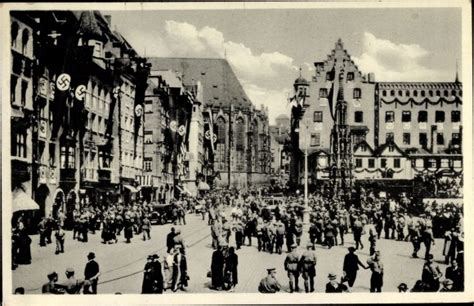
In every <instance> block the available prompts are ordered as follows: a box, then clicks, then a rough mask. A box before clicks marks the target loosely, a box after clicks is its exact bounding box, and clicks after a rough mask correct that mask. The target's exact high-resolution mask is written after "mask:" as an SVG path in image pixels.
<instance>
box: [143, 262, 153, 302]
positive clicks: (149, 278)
mask: <svg viewBox="0 0 474 306" xmlns="http://www.w3.org/2000/svg"><path fill="white" fill-rule="evenodd" d="M152 270H153V255H148V257H147V262H146V264H145V268H143V284H142V294H147V293H153V275H152Z"/></svg>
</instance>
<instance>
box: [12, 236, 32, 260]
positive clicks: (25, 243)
mask: <svg viewBox="0 0 474 306" xmlns="http://www.w3.org/2000/svg"><path fill="white" fill-rule="evenodd" d="M16 263H17V264H20V265H29V264H31V238H30V236H28V234H27V233H26V230H24V229H23V230H20V231H19V235H18V253H17V260H16Z"/></svg>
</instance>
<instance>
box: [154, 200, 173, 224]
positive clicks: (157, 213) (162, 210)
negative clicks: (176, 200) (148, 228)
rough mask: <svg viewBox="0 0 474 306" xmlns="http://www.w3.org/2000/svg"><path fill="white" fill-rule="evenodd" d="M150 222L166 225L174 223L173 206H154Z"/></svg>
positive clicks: (156, 204)
mask: <svg viewBox="0 0 474 306" xmlns="http://www.w3.org/2000/svg"><path fill="white" fill-rule="evenodd" d="M150 221H151V223H152V224H166V223H168V222H172V221H173V205H171V204H158V203H155V204H153V205H152V211H151V214H150Z"/></svg>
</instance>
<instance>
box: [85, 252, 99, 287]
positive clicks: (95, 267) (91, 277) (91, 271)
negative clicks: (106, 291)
mask: <svg viewBox="0 0 474 306" xmlns="http://www.w3.org/2000/svg"><path fill="white" fill-rule="evenodd" d="M87 259H88V260H89V261H88V262H87V264H86V267H85V269H84V277H85V279H86V280H88V281H89V282H90V285H87V284H86V285H85V286H84V293H85V294H97V283H98V281H99V275H100V271H99V264H98V263H97V262H96V261H95V260H94V259H95V254H94V253H93V252H90V253H89V254H88V255H87Z"/></svg>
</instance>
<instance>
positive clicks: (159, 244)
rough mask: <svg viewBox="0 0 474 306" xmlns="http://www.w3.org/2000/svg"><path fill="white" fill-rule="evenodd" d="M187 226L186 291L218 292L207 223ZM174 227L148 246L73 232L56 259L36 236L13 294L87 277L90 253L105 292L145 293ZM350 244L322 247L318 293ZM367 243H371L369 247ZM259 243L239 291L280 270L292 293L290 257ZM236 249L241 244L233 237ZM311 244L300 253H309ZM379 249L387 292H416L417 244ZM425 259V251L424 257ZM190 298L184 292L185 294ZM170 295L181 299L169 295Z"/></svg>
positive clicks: (241, 273)
mask: <svg viewBox="0 0 474 306" xmlns="http://www.w3.org/2000/svg"><path fill="white" fill-rule="evenodd" d="M187 221H188V224H187V225H183V226H178V227H179V228H180V229H181V231H182V234H183V237H184V239H185V243H186V245H187V246H188V248H187V251H186V252H187V259H188V273H189V276H190V281H189V287H188V288H187V290H186V292H191V293H217V291H214V290H211V289H209V282H210V279H209V278H207V277H206V274H207V272H208V271H209V269H210V264H211V256H212V252H213V250H212V247H211V237H210V229H209V227H208V226H207V221H205V222H203V221H202V220H201V217H200V216H198V215H188V216H187ZM171 226H173V225H172V224H167V225H155V226H153V229H152V239H151V240H148V241H142V240H141V236H136V237H134V238H133V240H132V243H130V244H126V243H125V242H124V239H123V236H121V237H119V242H118V243H117V244H107V245H106V244H102V243H101V242H100V232H97V233H96V234H95V235H89V242H88V243H82V242H78V241H77V240H72V239H71V238H72V232H67V239H66V246H65V249H66V252H65V253H64V254H60V255H54V250H55V246H54V242H53V244H51V245H48V247H45V248H44V247H43V248H40V247H39V245H38V242H39V237H38V236H37V235H36V236H33V237H32V239H33V243H32V257H33V263H32V264H31V265H28V266H20V267H18V268H17V270H15V271H13V289H14V288H16V287H19V286H22V287H25V289H26V290H27V294H28V293H29V294H38V293H40V291H41V289H40V288H41V285H42V284H43V283H45V282H46V281H47V277H46V275H47V273H48V272H49V271H52V270H54V271H56V272H57V273H58V274H59V280H60V281H61V280H64V279H65V276H64V271H65V270H66V268H68V267H72V268H74V269H75V271H76V277H77V278H82V277H83V272H84V266H85V264H86V262H87V254H88V253H89V252H90V251H92V252H95V254H96V261H97V262H98V263H99V264H100V269H101V277H100V280H99V287H98V291H99V293H109V294H110V293H115V292H121V293H134V294H137V293H140V291H141V285H142V280H143V273H142V272H141V270H142V269H143V267H144V265H145V261H146V257H147V255H149V254H152V253H158V254H159V255H160V256H161V257H163V255H165V251H166V248H165V245H166V235H167V233H168V232H169V229H170V228H171ZM345 239H346V244H345V245H344V246H337V247H334V248H332V249H331V250H328V249H327V248H323V247H321V246H317V248H316V254H317V257H318V263H317V267H316V271H317V272H316V273H317V276H316V281H315V283H316V285H315V287H316V288H315V289H316V292H324V289H325V284H326V283H327V281H328V280H327V275H328V273H329V272H333V273H336V274H337V275H338V277H340V276H341V275H342V264H343V260H344V255H345V254H346V253H347V247H349V246H353V245H354V243H353V239H352V235H351V234H347V235H346V238H345ZM362 239H363V240H362V241H363V242H364V246H365V248H364V249H363V250H359V251H357V254H358V255H359V258H360V259H361V261H362V262H363V263H366V261H367V259H368V257H369V243H368V241H367V235H366V236H364V237H363V238H362ZM366 242H367V243H366ZM256 244H257V240H256V239H255V238H254V239H253V245H252V246H251V247H247V246H244V247H242V249H240V250H238V251H237V255H238V256H239V266H238V278H239V284H238V285H237V287H236V288H235V292H241V293H244V292H257V287H258V283H259V282H260V279H261V278H263V277H264V276H265V275H266V268H269V267H275V268H276V269H277V278H278V279H279V281H280V283H281V284H282V286H283V291H286V290H288V279H287V277H286V273H285V271H284V269H283V262H284V260H285V256H286V253H284V254H282V255H278V254H269V253H266V252H258V250H257V247H256ZM230 245H231V246H232V245H235V243H234V235H232V238H231V241H230ZM305 245H306V242H305V241H303V242H302V246H301V247H300V248H299V249H298V251H299V252H303V250H304V246H305ZM442 245H443V241H442V240H440V239H438V240H437V241H436V245H435V246H434V247H432V252H433V254H434V256H435V260H437V261H438V263H439V265H440V268H441V271H442V272H443V273H444V271H445V269H446V266H445V265H444V264H443V263H441V261H442V259H443V256H442ZM377 247H378V249H379V250H380V251H381V253H382V261H383V262H384V266H385V276H384V287H383V291H385V292H396V291H397V286H398V284H399V283H401V282H405V283H407V284H408V286H409V287H410V288H411V287H412V286H413V284H414V283H415V281H416V280H418V279H420V278H421V271H422V267H423V263H424V260H423V259H413V258H411V256H410V255H411V243H409V242H400V241H394V240H385V239H381V240H379V241H378V242H377ZM423 254H424V247H422V249H421V252H419V255H420V256H421V257H422V255H423ZM370 274H371V273H370V270H364V269H362V268H361V270H359V273H358V276H357V280H356V283H355V285H354V288H353V291H354V292H368V291H369V284H370V281H369V280H370ZM300 288H301V290H302V291H301V292H304V285H303V279H302V277H300ZM183 293H184V292H183ZM165 294H178V293H172V292H166V293H165Z"/></svg>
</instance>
